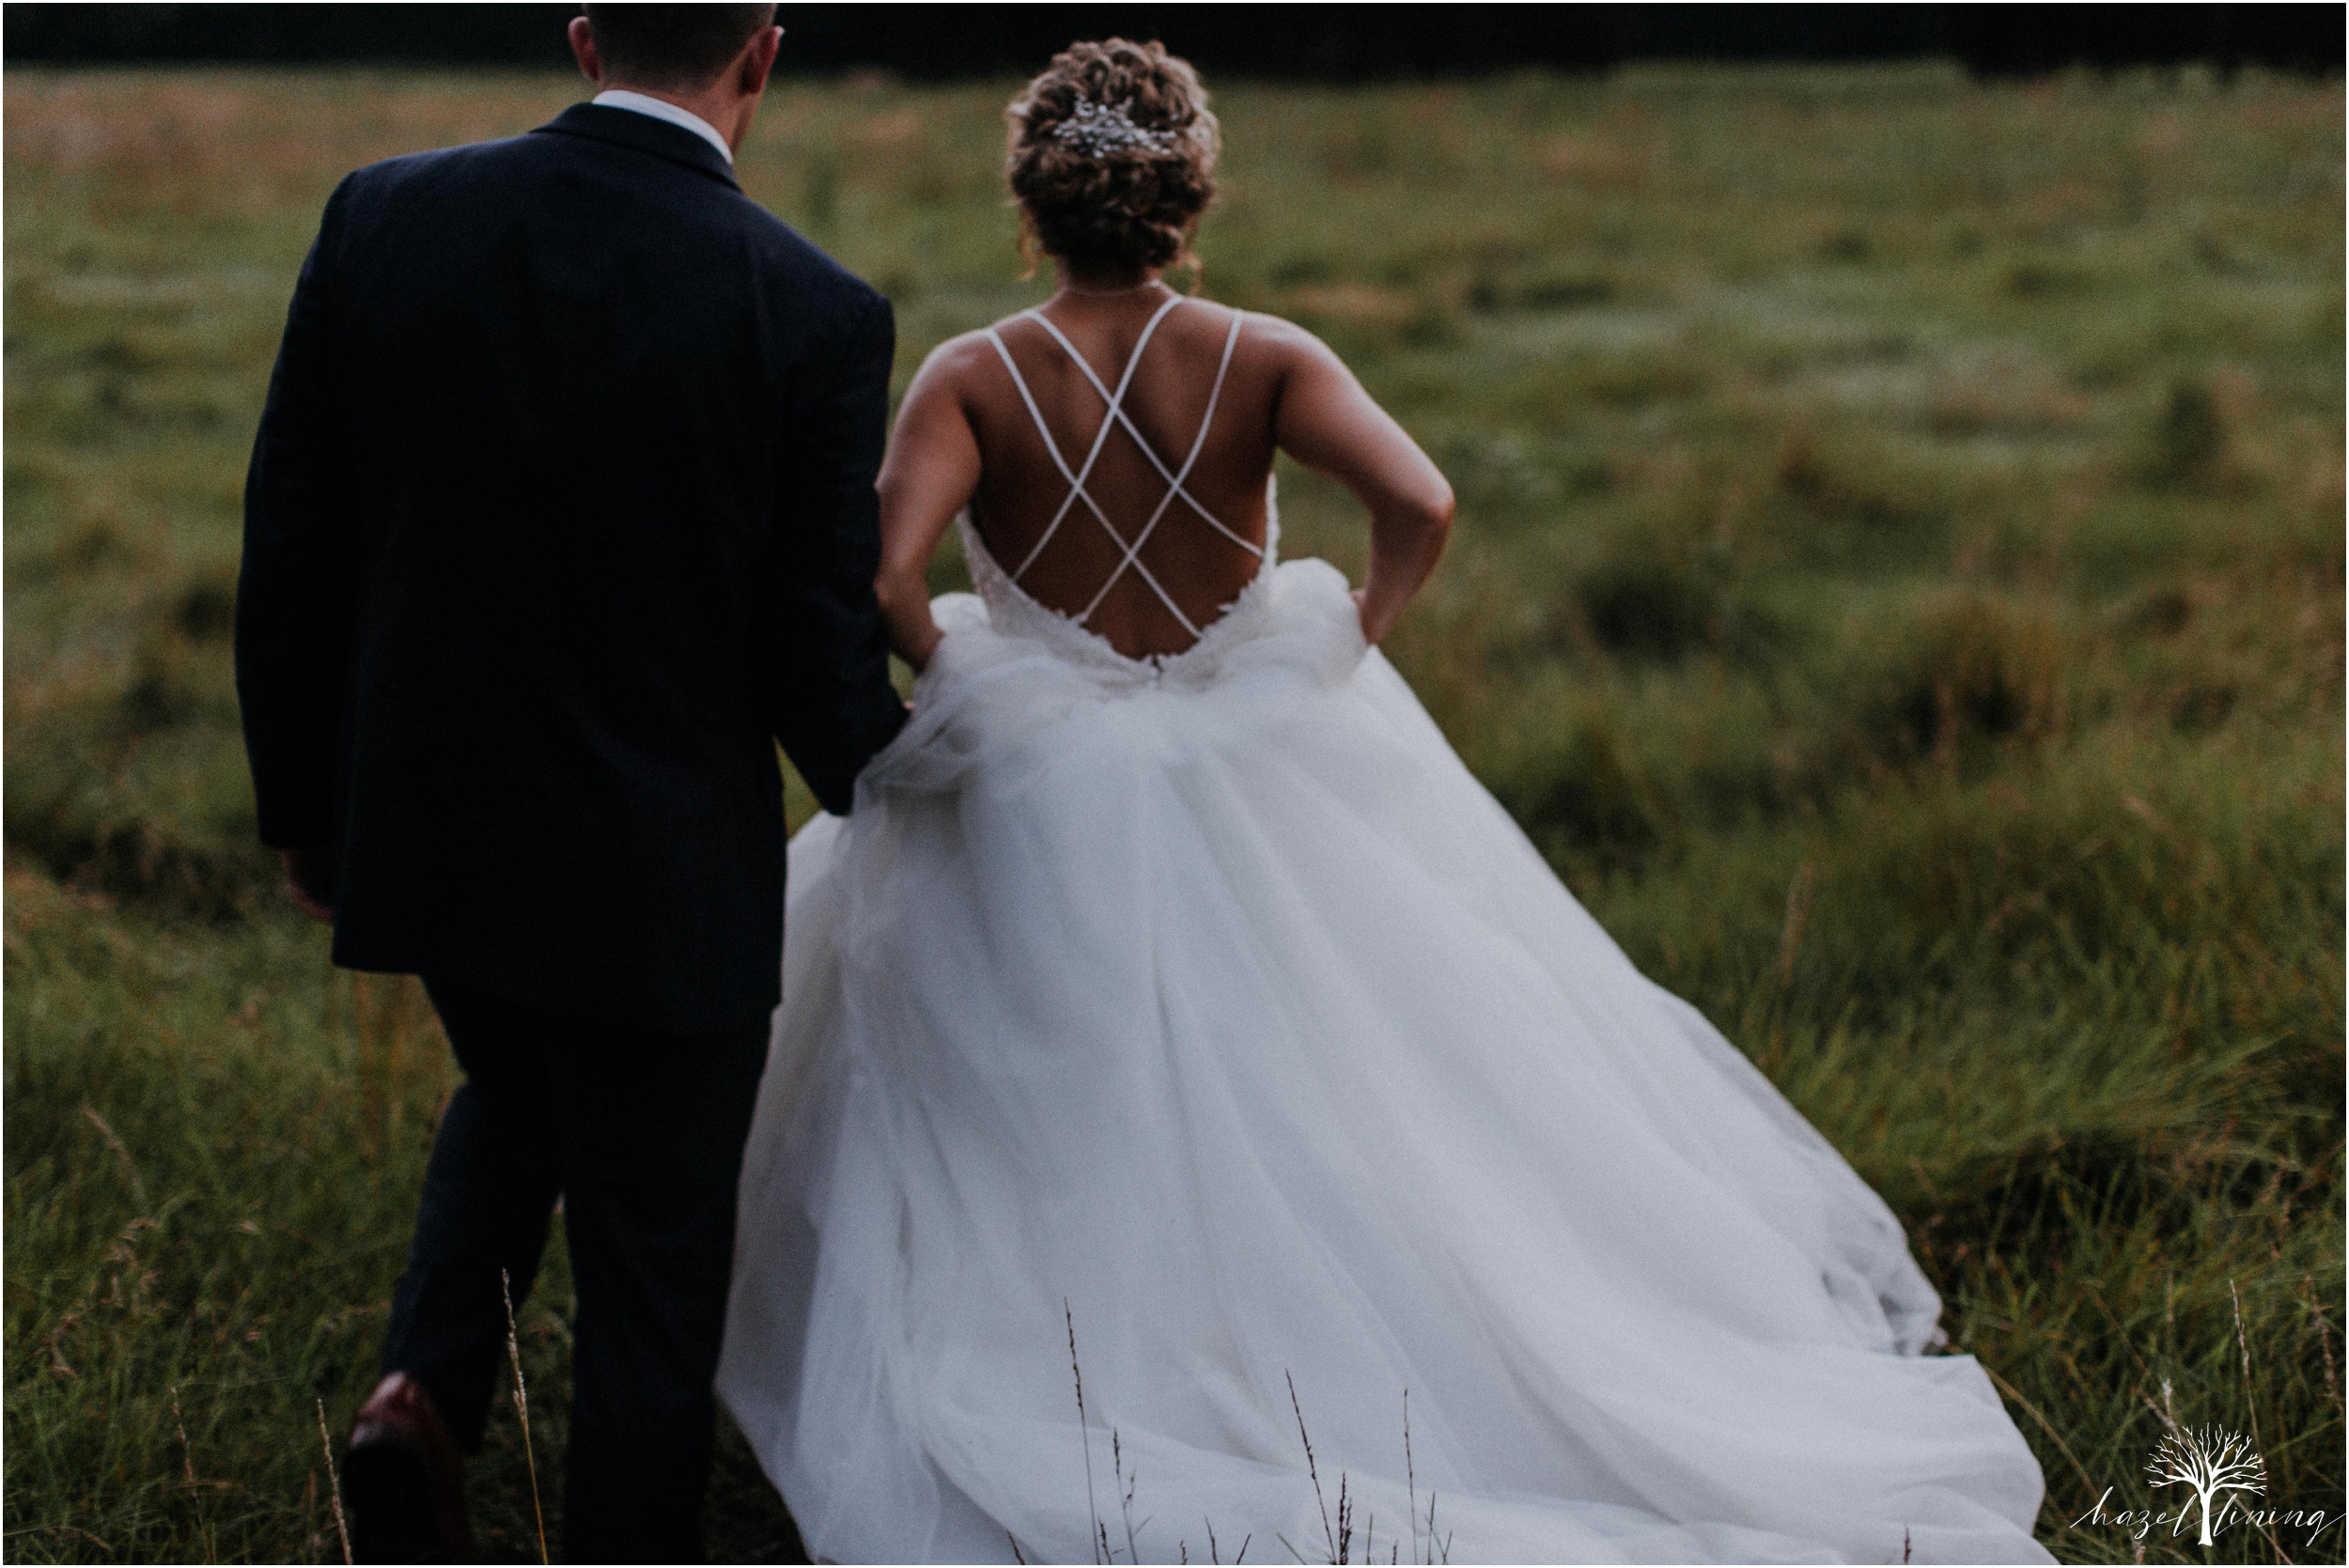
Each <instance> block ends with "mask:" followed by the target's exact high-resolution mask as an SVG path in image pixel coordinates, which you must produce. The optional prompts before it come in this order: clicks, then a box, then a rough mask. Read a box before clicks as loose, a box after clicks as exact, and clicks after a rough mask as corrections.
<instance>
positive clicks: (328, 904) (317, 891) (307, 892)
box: [277, 845, 335, 925]
mask: <svg viewBox="0 0 2349 1568" xmlns="http://www.w3.org/2000/svg"><path fill="white" fill-rule="evenodd" d="M277 854H278V858H279V859H280V860H282V861H284V862H286V891H287V892H288V893H292V894H293V901H294V902H295V903H296V904H297V905H299V906H301V908H302V912H303V914H305V915H308V916H309V917H310V918H311V919H312V920H322V921H324V922H326V923H327V924H330V925H332V924H334V872H335V865H334V850H333V849H331V848H329V847H327V846H323V845H321V846H319V847H317V848H315V849H280V850H279V851H278V852H277Z"/></svg>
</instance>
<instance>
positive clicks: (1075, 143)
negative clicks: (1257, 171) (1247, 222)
mask: <svg viewBox="0 0 2349 1568" xmlns="http://www.w3.org/2000/svg"><path fill="white" fill-rule="evenodd" d="M1080 104H1082V105H1084V106H1085V107H1084V108H1083V109H1082V110H1081V109H1080V107H1079V105H1080ZM1107 110H1116V111H1121V112H1122V113H1123V114H1124V116H1127V117H1128V118H1129V119H1130V120H1131V122H1132V124H1133V126H1134V128H1135V129H1136V130H1137V131H1138V132H1140V133H1141V134H1140V135H1139V136H1138V137H1136V138H1135V139H1133V140H1132V141H1131V142H1129V143H1128V144H1127V145H1123V146H1112V147H1102V146H1099V145H1098V144H1097V143H1093V142H1089V141H1088V140H1087V139H1086V138H1084V137H1083V136H1081V135H1070V134H1055V132H1059V131H1061V129H1062V128H1063V127H1065V126H1071V127H1073V126H1074V125H1076V124H1077V123H1079V122H1080V116H1081V115H1083V116H1092V115H1095V114H1097V113H1099V112H1101V111H1107ZM1004 118H1005V119H1006V120H1008V121H1009V122H1010V130H1011V137H1010V142H1011V147H1010V154H1009V156H1008V157H1007V158H1006V160H1005V162H1004V168H1003V174H1004V178H1005V179H1006V180H1007V181H1008V182H1009V183H1010V185H1011V193H1012V194H1013V196H1014V197H1016V198H1017V199H1018V201H1019V209H1020V211H1021V213H1022V214H1023V215H1024V216H1025V218H1026V219H1027V225H1028V229H1029V231H1030V232H1031V233H1032V234H1034V237H1035V241H1036V243H1038V244H1039V245H1041V246H1042V247H1043V248H1044V250H1045V251H1046V252H1047V254H1049V255H1051V256H1058V257H1060V258H1061V259H1062V260H1064V261H1066V262H1067V263H1068V264H1069V265H1070V266H1072V267H1074V268H1075V269H1077V270H1078V271H1080V272H1115V273H1125V272H1137V271H1140V270H1141V269H1143V268H1145V267H1167V266H1172V265H1175V263H1178V262H1180V261H1183V260H1185V259H1187V258H1188V257H1189V256H1190V234H1191V229H1192V226H1193V225H1195V224H1196V223H1197V222H1198V220H1199V214H1200V213H1201V212H1203V211H1205V210H1206V207H1207V204H1208V203H1209V202H1210V201H1212V200H1214V199H1215V161H1216V155H1217V153H1218V152H1220V151H1221V149H1222V145H1223V144H1222V131H1221V127H1220V126H1218V125H1217V124H1216V118H1215V116H1214V115H1213V114H1212V113H1210V112H1209V111H1208V108H1207V89H1206V87H1205V86H1204V85H1201V84H1200V81H1199V73H1198V72H1197V71H1195V70H1192V69H1191V68H1190V62H1189V61H1187V60H1185V59H1183V58H1181V57H1180V56H1179V55H1175V54H1168V53H1167V52H1166V47H1165V46H1164V45H1163V44H1159V43H1156V42H1152V43H1131V42H1128V40H1126V39H1108V40H1106V41H1104V42H1101V43H1078V44H1071V45H1070V46H1069V47H1068V48H1067V49H1066V50H1064V51H1062V52H1061V53H1060V54H1055V55H1053V56H1052V64H1051V66H1050V69H1049V70H1046V71H1045V72H1044V73H1043V74H1042V75H1040V76H1038V77H1036V79H1035V80H1034V81H1033V82H1030V83H1029V84H1028V85H1027V87H1026V88H1025V90H1023V91H1022V92H1021V93H1020V94H1019V97H1018V98H1016V99H1014V100H1012V101H1011V106H1010V107H1009V108H1008V109H1006V110H1005V111H1004Z"/></svg>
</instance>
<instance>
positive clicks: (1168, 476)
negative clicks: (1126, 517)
mask: <svg viewBox="0 0 2349 1568" xmlns="http://www.w3.org/2000/svg"><path fill="white" fill-rule="evenodd" d="M1186 298H1187V296H1184V295H1181V294H1176V295H1174V296H1172V297H1170V298H1169V299H1168V300H1167V301H1166V303H1163V304H1161V305H1160V306H1159V308H1158V311H1157V313H1156V314H1155V315H1153V316H1152V317H1151V318H1150V320H1149V323H1148V324H1147V325H1146V326H1144V327H1143V329H1142V335H1141V336H1140V337H1138V338H1137V339H1135V341H1134V347H1133V351H1132V352H1131V353H1129V354H1128V355H1127V356H1126V365H1125V368H1124V369H1123V370H1121V371H1120V372H1119V373H1118V378H1117V386H1116V388H1115V390H1112V389H1111V388H1110V387H1109V386H1107V385H1105V384H1104V383H1103V382H1102V380H1101V378H1100V377H1099V376H1098V375H1097V374H1095V372H1094V369H1093V366H1092V365H1090V364H1089V363H1087V362H1086V360H1085V357H1084V355H1082V354H1081V353H1079V352H1078V351H1077V346H1076V345H1075V344H1073V343H1071V342H1069V341H1068V338H1067V336H1066V334H1064V333H1063V332H1062V331H1061V330H1060V328H1059V327H1057V326H1055V325H1054V324H1053V323H1052V320H1051V318H1050V317H1048V316H1046V315H1045V314H1044V313H1043V312H1041V311H1038V310H1027V311H1022V312H1020V314H1021V315H1023V316H1026V317H1029V318H1033V319H1034V321H1035V323H1036V324H1037V325H1038V326H1040V327H1042V328H1043V329H1044V330H1045V332H1047V333H1048V334H1050V335H1051V338H1052V341H1053V342H1055V343H1057V344H1059V345H1060V346H1061V349H1063V350H1064V351H1065V352H1066V354H1067V355H1068V357H1069V358H1070V359H1071V360H1074V361H1075V362H1076V365H1077V369H1078V370H1079V371H1080V372H1081V374H1082V375H1083V376H1084V379H1085V380H1087V381H1089V382H1091V383H1092V386H1093V390H1094V391H1095V392H1097V393H1098V394H1100V396H1101V400H1102V402H1103V403H1104V404H1106V405H1107V411H1106V412H1104V413H1103V415H1102V417H1101V424H1100V427H1099V428H1098V429H1097V430H1095V431H1094V433H1093V444H1092V446H1091V447H1090V448H1088V449H1087V451H1086V452H1085V459H1084V462H1083V464H1082V465H1081V466H1080V467H1078V468H1076V469H1074V470H1072V469H1070V468H1069V466H1068V459H1067V458H1066V457H1064V456H1063V455H1062V453H1061V449H1060V443H1059V442H1057V441H1054V440H1053V439H1052V431H1051V427H1050V426H1049V425H1047V424H1046V423H1045V422H1044V411H1043V410H1042V409H1041V408H1039V407H1038V406H1037V404H1036V400H1035V395H1034V393H1033V392H1031V391H1030V390H1029V388H1028V380H1027V378H1026V377H1025V376H1022V375H1021V374H1020V373H1019V365H1018V363H1017V362H1015V361H1014V360H1013V359H1012V357H1011V349H1009V347H1007V346H1006V345H1005V344H1004V342H1003V334H1000V333H999V332H997V331H996V330H995V329H994V328H993V327H989V328H988V329H987V340H988V343H990V344H992V345H993V346H994V349H995V355H996V357H997V358H998V359H1000V360H1002V361H1003V368H1004V370H1006V371H1007V372H1009V373H1010V376H1011V381H1012V385H1013V386H1015V387H1017V388H1019V400H1020V402H1021V403H1022V404H1024V405H1025V406H1026V408H1027V411H1028V417H1029V418H1030V419H1031V420H1034V422H1035V428H1036V434H1038V435H1039V436H1042V437H1043V438H1044V449H1045V451H1046V452H1048V453H1050V455H1051V458H1052V466H1053V467H1054V468H1057V469H1058V470H1060V475H1061V477H1062V478H1063V479H1065V480H1066V481H1067V483H1068V494H1067V495H1066V497H1064V498H1063V499H1062V501H1061V504H1060V509H1059V510H1058V511H1056V512H1054V513H1053V514H1052V519H1051V521H1050V522H1049V523H1047V524H1046V525H1045V528H1044V532H1043V533H1042V534H1041V535H1039V536H1037V538H1036V541H1035V543H1034V546H1032V547H1031V548H1030V549H1029V551H1028V553H1027V557H1026V559H1024V560H1022V561H1021V562H1020V563H1019V567H1018V569H1016V570H1014V571H1013V572H1011V573H1010V577H1011V581H1012V582H1015V583H1016V582H1019V580H1020V578H1021V577H1023V576H1025V575H1026V573H1027V570H1028V568H1029V567H1033V566H1034V565H1035V563H1036V558H1037V557H1038V556H1040V555H1042V554H1043V553H1044V547H1045V546H1046V545H1048V544H1050V543H1051V541H1052V536H1054V535H1055V534H1057V533H1058V532H1059V531H1060V526H1061V524H1062V522H1064V521H1065V520H1066V519H1067V517H1068V513H1069V510H1070V508H1071V507H1073V506H1075V505H1077V504H1078V503H1079V502H1082V503H1083V504H1084V507H1085V510H1087V511H1088V512H1091V513H1092V514H1093V519H1094V520H1095V521H1096V522H1097V523H1099V524H1100V525H1101V529H1102V532H1104V533H1106V534H1107V535H1109V536H1110V538H1111V540H1112V542H1113V543H1115V544H1116V546H1117V547H1118V555H1119V559H1118V563H1117V566H1116V567H1115V568H1114V569H1113V570H1112V571H1111V573H1110V575H1109V579H1108V581H1107V582H1103V583H1102V584H1101V586H1100V589H1099V591H1098V592H1097V593H1095V595H1094V596H1093V599H1092V601H1091V602H1090V603H1088V604H1087V605H1086V606H1085V607H1084V609H1083V610H1082V611H1081V612H1079V613H1078V614H1077V615H1076V616H1075V617H1074V619H1075V621H1076V623H1077V624H1078V625H1079V626H1082V625H1084V624H1085V623H1086V622H1087V621H1089V620H1091V619H1092V617H1093V613H1094V611H1096V610H1097V609H1099V608H1100V605H1101V601H1102V600H1103V599H1105V598H1108V597H1109V593H1110V590H1111V589H1112V588H1114V587H1115V586H1116V585H1117V580H1118V579H1119V578H1121V577H1123V576H1125V575H1126V573H1127V572H1128V571H1131V572H1132V573H1133V574H1134V575H1135V576H1136V577H1139V578H1140V579H1142V581H1143V583H1144V584H1146V585H1147V586H1148V588H1149V589H1150V591H1151V593H1153V594H1155V595H1156V596H1157V597H1158V600H1159V603H1160V604H1163V605H1164V606H1166V610H1167V613H1169V614H1171V615H1173V616H1174V617H1175V620H1177V621H1179V622H1181V623H1182V627H1183V629H1184V630H1185V631H1188V632H1190V635H1191V637H1192V638H1193V639H1194V640H1195V639H1196V638H1198V636H1199V635H1200V629H1199V627H1198V625H1197V624H1196V623H1195V622H1193V621H1192V620H1191V618H1190V616H1189V615H1187V614H1185V613H1183V607H1182V606H1181V605H1180V604H1179V603H1177V602H1176V601H1175V596H1174V595H1173V594H1170V593H1168V592H1167V591H1166V585H1165V584H1164V583H1162V582H1159V580H1158V577H1157V575H1156V574H1155V573H1153V572H1152V571H1151V570H1150V568H1149V567H1146V566H1144V565H1143V561H1142V548H1143V545H1145V544H1147V543H1148V542H1149V539H1150V536H1151V534H1152V533H1153V532H1154V531H1156V529H1157V528H1158V526H1159V520H1161V519H1163V518H1164V517H1165V516H1166V512H1167V508H1168V507H1170V506H1172V505H1174V503H1175V497H1177V496H1180V497H1181V498H1182V499H1183V502H1184V504H1185V505H1188V506H1190V509H1191V510H1192V511H1194V512H1196V513H1198V514H1199V516H1200V517H1202V518H1204V519H1206V521H1207V523H1208V524H1209V526H1211V527H1213V528H1214V529H1215V531H1216V532H1217V533H1219V534H1221V535H1222V536H1224V537H1225V538H1227V539H1229V540H1231V541H1232V542H1233V543H1234V544H1237V545H1238V546H1239V547H1240V548H1241V549H1242V550H1245V551H1248V552H1249V553H1250V554H1252V555H1253V556H1255V557H1256V558H1257V559H1259V560H1262V559H1264V556H1265V551H1264V547H1263V546H1261V545H1257V544H1253V543H1251V542H1250V541H1249V540H1248V539H1246V538H1244V537H1242V536H1240V535H1238V534H1237V533H1235V532H1234V531H1233V530H1232V529H1230V528H1228V527H1226V526H1225V525H1224V523H1223V520H1221V518H1219V517H1217V516H1216V515H1215V514H1214V513H1212V512H1210V511H1208V510H1207V509H1206V507H1205V506H1203V505H1200V504H1199V500H1198V498H1197V497H1196V496H1194V495H1192V494H1191V493H1190V491H1189V490H1188V489H1184V488H1183V487H1184V481H1185V480H1187V479H1189V478H1190V471H1191V469H1192V468H1193V467H1195V466H1196V465H1197V464H1198V461H1199V455H1200V453H1201V452H1203V451H1204V450H1206V444H1207V433H1208V431H1209V430H1210V429H1211V428H1212V427H1214V424H1215V411H1216V406H1217V404H1218V403H1219V402H1220V401H1221V399H1222V396H1223V383H1224V381H1225V380H1227V379H1228V378H1229V376H1230V374H1231V369H1232V354H1233V350H1234V349H1237V347H1238V346H1239V329H1240V319H1241V318H1242V316H1243V315H1244V314H1245V313H1244V312H1241V311H1237V310H1235V311H1234V312H1232V324H1231V328H1230V330H1229V331H1228V332H1226V333H1225V334H1223V356H1222V358H1221V361H1219V362H1218V364H1217V365H1216V369H1215V384H1214V385H1213V386H1212V387H1210V388H1209V389H1208V391H1207V410H1206V413H1205V414H1204V415H1202V416H1201V418H1200V421H1199V433H1198V434H1197V435H1196V436H1195V437H1193V438H1192V440H1191V443H1190V452H1189V453H1187V454H1186V455H1185V456H1184V458H1183V466H1182V469H1181V471H1180V472H1170V471H1169V470H1168V468H1167V466H1166V462H1165V460H1164V459H1163V458H1160V457H1159V454H1158V451H1157V449H1156V448H1154V447H1152V446H1151V444H1150V442H1148V440H1147V439H1145V438H1144V437H1143V433H1142V431H1141V429H1140V427H1137V426H1136V425H1135V424H1134V422H1133V420H1132V418H1131V417H1129V416H1128V414H1127V412H1126V393H1127V390H1128V388H1129V387H1131V386H1132V385H1133V380H1134V371H1135V370H1136V369H1137V368H1138V367H1139V366H1140V365H1141V364H1142V351H1143V349H1146V348H1148V347H1149V345H1150V339H1151V336H1152V335H1153V334H1156V333H1157V332H1158V330H1159V322H1161V321H1163V320H1165V319H1166V318H1167V316H1168V315H1169V314H1170V313H1171V312H1173V310H1174V309H1175V306H1176V305H1178V304H1181V303H1183V302H1184V300H1185V299H1186ZM1116 426H1123V427H1125V429H1126V433H1127V435H1128V436H1129V437H1131V438H1132V440H1133V442H1134V444H1135V445H1136V446H1138V447H1140V448H1141V449H1142V455H1143V457H1145V458H1148V459H1149V460H1150V466H1151V467H1152V468H1155V469H1157V470H1158V472H1159V477H1160V478H1161V479H1164V480H1165V481H1166V486H1167V489H1166V493H1165V494H1164V495H1162V496H1160V497H1159V504H1158V505H1157V506H1156V507H1155V508H1154V509H1153V510H1152V511H1151V513H1150V517H1149V520H1147V521H1146V522H1144V523H1143V526H1142V531H1141V532H1140V533H1138V534H1137V535H1135V536H1134V537H1133V538H1132V539H1131V540H1130V541H1129V540H1128V539H1127V537H1126V536H1124V535H1122V534H1120V533H1119V532H1118V531H1117V526H1116V525H1115V524H1114V523H1112V522H1111V521H1110V520H1109V515H1108V514H1107V513H1105V512H1104V511H1102V510H1101V506H1100V504H1099V503H1098V502H1097V501H1095V500H1094V498H1093V495H1092V492H1091V491H1089V490H1087V489H1085V481H1086V480H1088V479H1090V478H1091V477H1092V476H1093V468H1094V464H1095V463H1096V462H1097V461H1098V460H1099V458H1100V456H1101V448H1102V446H1103V444H1104V443H1105V442H1107V441H1108V440H1109V434H1110V430H1111V429H1112V427H1116Z"/></svg>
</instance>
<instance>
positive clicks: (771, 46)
mask: <svg viewBox="0 0 2349 1568" xmlns="http://www.w3.org/2000/svg"><path fill="white" fill-rule="evenodd" d="M782 47H783V29H782V28H780V27H769V28H765V29H763V30H762V31H760V32H759V33H758V34H757V36H756V37H754V38H753V39H751V41H750V43H749V45H748V46H747V47H746V48H744V49H743V51H742V56H741V61H740V64H739V66H738V68H737V70H736V74H735V81H734V85H735V87H736V89H737V90H738V91H739V92H740V93H741V95H742V96H743V97H744V98H756V97H757V96H758V95H759V94H760V93H762V92H765V91H766V90H767V77H768V75H769V73H770V72H771V71H772V70H774V69H775V54H776V52H777V51H779V50H780V49H781V48H782Z"/></svg>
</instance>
